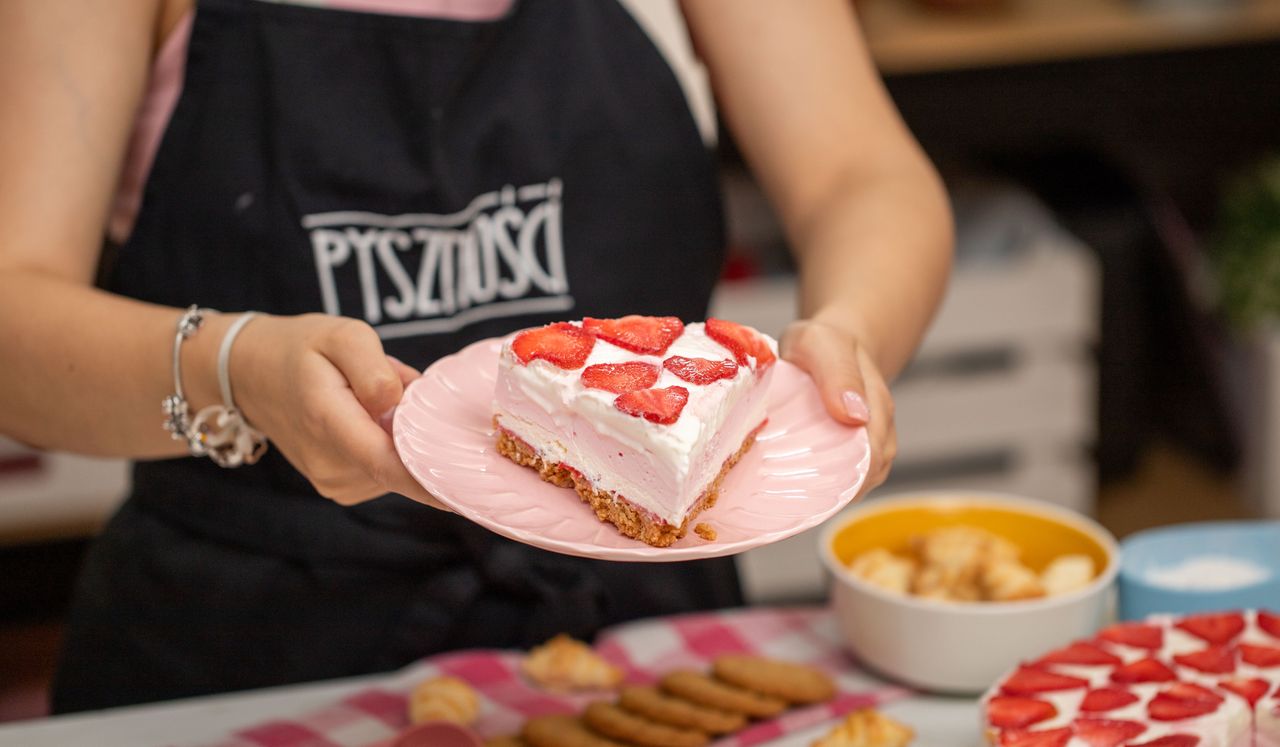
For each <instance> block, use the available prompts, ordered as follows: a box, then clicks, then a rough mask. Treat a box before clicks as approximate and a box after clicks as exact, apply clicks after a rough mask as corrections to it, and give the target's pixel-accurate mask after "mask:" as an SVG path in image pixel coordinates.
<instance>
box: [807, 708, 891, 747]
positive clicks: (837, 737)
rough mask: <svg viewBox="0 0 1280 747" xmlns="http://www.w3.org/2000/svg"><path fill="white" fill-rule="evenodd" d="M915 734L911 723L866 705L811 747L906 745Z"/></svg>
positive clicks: (887, 746)
mask: <svg viewBox="0 0 1280 747" xmlns="http://www.w3.org/2000/svg"><path fill="white" fill-rule="evenodd" d="M915 736H916V733H915V732H914V731H912V730H911V728H910V727H909V726H906V725H905V724H900V723H898V722H897V721H894V720H893V719H891V718H889V717H888V716H885V715H884V714H882V713H880V712H879V711H876V710H873V709H871V708H864V709H862V710H860V711H854V712H853V713H850V714H849V715H848V716H846V717H845V719H844V721H842V722H841V723H840V724H838V725H837V726H836V727H835V728H834V729H832V730H831V731H829V732H827V734H826V736H824V737H822V738H821V739H818V740H816V741H814V742H813V743H812V744H811V745H810V747H907V745H909V744H911V740H912V739H915Z"/></svg>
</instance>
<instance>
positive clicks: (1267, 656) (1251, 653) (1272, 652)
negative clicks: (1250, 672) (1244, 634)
mask: <svg viewBox="0 0 1280 747" xmlns="http://www.w3.org/2000/svg"><path fill="white" fill-rule="evenodd" d="M1240 658H1241V659H1244V660H1245V663H1247V664H1252V665H1254V666H1255V667H1263V668H1266V667H1280V648H1276V647H1275V646H1255V645H1253V644H1250V643H1242V644H1240Z"/></svg>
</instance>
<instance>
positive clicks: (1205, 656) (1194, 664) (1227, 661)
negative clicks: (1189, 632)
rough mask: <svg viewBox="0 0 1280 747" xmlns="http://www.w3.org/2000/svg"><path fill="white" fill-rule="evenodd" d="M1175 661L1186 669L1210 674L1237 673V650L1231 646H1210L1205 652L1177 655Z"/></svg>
mask: <svg viewBox="0 0 1280 747" xmlns="http://www.w3.org/2000/svg"><path fill="white" fill-rule="evenodd" d="M1173 660H1174V661H1176V662H1178V663H1179V664H1181V665H1182V666H1184V667H1191V668H1192V669H1198V670H1200V671H1201V672H1208V673H1210V674H1231V673H1232V672H1234V671H1236V650H1235V649H1234V648H1231V647H1229V646H1210V647H1209V648H1206V649H1204V650H1203V651H1193V652H1192V653H1189V654H1177V655H1175V656H1174V657H1173Z"/></svg>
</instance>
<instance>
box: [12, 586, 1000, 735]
mask: <svg viewBox="0 0 1280 747" xmlns="http://www.w3.org/2000/svg"><path fill="white" fill-rule="evenodd" d="M596 647H597V649H598V650H600V651H601V652H602V653H603V654H604V655H605V656H608V657H609V658H610V659H611V660H613V661H615V662H617V663H619V664H623V665H624V666H625V667H626V668H627V669H628V670H629V672H631V673H641V672H643V671H645V669H646V668H650V667H651V668H652V671H670V670H671V669H674V668H678V667H686V666H697V665H698V664H705V662H706V660H707V659H708V658H710V657H711V656H714V655H715V654H716V653H717V652H724V651H730V650H739V651H749V652H758V653H766V654H769V655H774V656H780V657H784V658H788V659H792V660H797V661H814V662H817V661H822V662H826V663H827V665H828V668H832V669H833V671H837V672H838V675H837V679H838V682H839V685H840V689H841V691H842V692H844V693H868V694H874V697H875V698H876V699H877V700H883V705H881V706H878V707H879V708H880V709H881V710H883V711H884V712H886V713H888V714H890V715H892V716H894V717H895V718H898V719H900V720H902V721H904V722H905V723H908V724H910V725H911V726H912V727H913V728H915V729H916V731H917V733H918V738H917V740H916V742H915V744H914V747H979V745H981V743H982V740H981V739H980V735H979V731H978V724H979V718H978V708H977V704H976V701H975V700H974V699H972V698H944V697H929V696H924V695H918V694H913V693H910V692H908V691H905V690H903V689H902V688H900V687H898V686H895V685H892V684H890V683H886V682H884V681H883V680H881V679H879V678H877V677H875V676H873V675H870V674H868V673H866V672H865V671H862V670H860V669H859V668H858V667H857V666H856V664H855V663H854V662H853V661H852V659H850V658H848V657H847V656H846V655H845V654H844V653H843V652H842V651H840V650H839V649H840V645H839V641H838V637H837V635H836V633H835V626H834V621H833V620H832V619H831V616H830V614H829V613H827V612H826V611H825V610H820V609H749V610H736V611H728V612H722V613H711V614H702V615H691V616H685V617H681V618H668V619H656V620H648V621H640V622H638V623H632V624H630V625H626V626H621V627H619V628H616V629H614V631H612V632H606V633H605V634H604V635H602V636H601V638H600V639H598V641H597V643H596ZM517 660H518V654H517V653H516V652H460V653H455V654H449V655H445V656H441V657H435V658H433V659H428V660H424V661H423V662H418V663H416V664H413V665H410V666H408V667H405V668H404V669H402V670H399V671H396V672H390V673H385V674H379V675H370V676H363V677H356V678H350V679H344V680H335V681H331V682H322V683H312V684H303V685H291V686H286V687H280V688H273V689H269V690H261V691H253V692H246V693H236V694H227V695H217V696H210V697H202V698H193V699H189V700H183V701H173V702H169V703H161V704H153V705H143V706H133V707H128V708H119V709H114V710H109V711H101V712H94V713H85V714H75V715H71V716H60V717H55V718H51V719H44V720H39V721H29V722H22V723H16V724H10V725H6V726H0V747H78V746H79V745H85V746H86V747H88V746H89V745H92V746H93V747H114V746H115V745H129V746H130V747H160V746H161V745H209V744H218V745H230V744H232V743H233V742H234V743H235V744H237V745H240V744H261V743H260V742H246V741H240V739H243V738H244V737H243V736H241V737H240V739H235V740H233V739H232V735H233V734H235V733H236V732H242V730H245V729H247V728H250V727H258V726H261V725H262V724H264V723H266V722H271V721H276V722H286V723H292V724H306V725H309V726H310V727H311V728H313V729H317V730H321V731H322V732H323V734H324V735H325V736H326V737H328V738H329V739H333V740H334V742H335V743H341V744H367V743H368V742H367V741H365V740H366V739H368V737H369V736H372V737H373V739H382V738H385V736H388V735H389V734H390V733H393V730H391V727H389V726H388V724H387V723H386V722H385V718H384V720H383V721H379V720H378V719H377V718H374V717H370V716H369V715H368V714H367V713H357V714H356V715H355V716H354V717H352V716H351V715H350V713H349V712H348V713H346V715H343V709H344V706H341V705H339V704H340V703H341V702H343V701H349V700H350V699H351V698H352V697H353V696H354V697H363V696H364V695H371V696H373V697H371V698H370V697H366V698H364V700H363V701H362V702H363V703H364V706H363V707H368V705H369V704H370V703H374V704H379V705H378V706H377V707H382V708H383V712H382V714H381V715H382V716H384V717H385V716H386V713H387V712H386V710H385V707H387V706H389V707H391V708H392V709H394V711H395V716H396V717H398V718H402V717H403V716H402V713H403V709H404V705H403V700H399V701H395V700H393V699H391V698H390V697H389V694H393V693H395V694H402V693H404V692H407V691H408V690H409V689H411V688H412V686H413V685H414V684H416V683H418V682H420V681H422V680H423V679H425V678H427V677H428V676H434V675H436V674H439V673H441V672H449V673H459V672H462V673H465V672H469V671H481V670H483V671H484V672H487V673H489V674H490V675H491V674H492V673H493V671H494V670H495V668H496V667H498V666H499V665H501V664H502V663H503V662H506V663H507V664H511V663H512V662H514V661H517ZM477 662H478V663H479V664H480V666H479V667H478V668H477V667H476V666H475V664H476V663H477ZM833 664H834V667H833ZM463 676H464V678H465V679H470V680H471V681H472V682H473V684H475V683H479V682H481V679H480V678H476V679H472V678H470V677H467V676H466V675H465V674H464V675H463ZM491 681H492V682H495V683H498V684H497V686H495V687H494V688H493V691H502V692H509V691H510V687H509V683H506V682H500V681H499V680H497V679H493V680H491ZM477 689H478V690H481V692H482V693H484V692H486V690H485V688H484V687H483V686H482V685H479V684H477ZM531 692H532V691H531ZM537 697H538V699H539V700H541V701H545V700H546V697H545V694H543V693H538V694H537ZM838 700H839V699H838ZM503 705H504V706H505V705H510V704H509V703H508V704H503ZM485 708H486V710H484V711H482V716H481V718H482V719H485V718H489V720H490V721H489V722H490V724H492V723H493V722H494V720H495V719H501V718H504V717H510V716H511V715H512V714H510V713H503V712H502V707H501V706H497V705H495V704H492V703H489V704H487V705H486V707H485ZM824 708H825V706H824V707H820V708H819V710H822V709H824ZM544 712H545V711H544ZM369 713H374V714H376V713H377V710H376V708H374V709H370V711H369ZM322 724H323V725H324V726H320V725H322ZM830 727H831V721H825V722H823V723H818V724H816V725H812V724H811V725H808V726H806V727H802V728H796V729H794V730H791V731H790V732H789V733H787V734H786V735H785V736H783V737H780V738H776V739H774V740H773V741H769V742H758V743H757V744H768V745H770V747H807V746H808V744H809V743H810V741H811V740H812V739H814V738H816V737H817V736H818V735H820V734H822V733H825V732H826V731H827V730H828V729H829V728H830ZM397 728H398V727H397ZM496 731H498V732H505V731H507V729H506V728H505V727H504V728H501V729H497V730H496ZM259 733H261V732H259ZM357 733H358V734H359V736H357ZM268 741H269V743H271V744H290V745H301V744H304V742H301V741H288V740H286V741H273V740H268ZM369 741H373V740H369Z"/></svg>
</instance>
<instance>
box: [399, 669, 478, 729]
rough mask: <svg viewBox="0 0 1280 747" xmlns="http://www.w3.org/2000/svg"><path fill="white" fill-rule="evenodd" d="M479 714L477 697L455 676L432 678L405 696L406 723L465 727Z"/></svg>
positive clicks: (419, 684) (469, 686)
mask: <svg viewBox="0 0 1280 747" xmlns="http://www.w3.org/2000/svg"><path fill="white" fill-rule="evenodd" d="M479 713H480V697H479V696H478V695H476V691H475V690H473V689H472V688H471V685H468V684H467V683H466V682H465V681H463V680H460V679H458V678H457V677H449V676H443V677H433V678H432V679H429V680H425V681H423V682H420V683H418V685H417V687H415V688H413V692H411V693H409V722H410V723H412V724H420V723H422V722H424V721H452V722H454V723H455V724H463V725H467V724H470V723H471V722H473V721H475V720H476V715H477V714H479Z"/></svg>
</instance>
